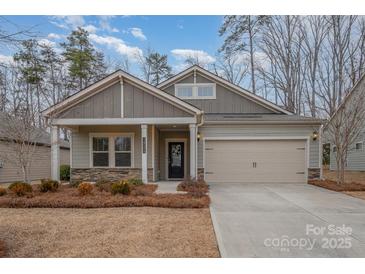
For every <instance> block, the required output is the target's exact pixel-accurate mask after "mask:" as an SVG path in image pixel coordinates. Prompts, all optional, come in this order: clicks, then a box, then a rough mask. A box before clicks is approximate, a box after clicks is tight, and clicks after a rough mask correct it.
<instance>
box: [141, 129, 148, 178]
mask: <svg viewBox="0 0 365 274" xmlns="http://www.w3.org/2000/svg"><path fill="white" fill-rule="evenodd" d="M141 131H142V133H141V136H142V137H141V140H142V144H141V151H142V181H143V182H144V183H148V176H147V125H141Z"/></svg>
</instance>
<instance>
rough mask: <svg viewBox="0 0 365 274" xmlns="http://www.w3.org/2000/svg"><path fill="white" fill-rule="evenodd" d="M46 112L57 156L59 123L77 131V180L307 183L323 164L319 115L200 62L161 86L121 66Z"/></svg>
mask: <svg viewBox="0 0 365 274" xmlns="http://www.w3.org/2000/svg"><path fill="white" fill-rule="evenodd" d="M43 115H44V116H45V117H46V118H47V119H50V121H51V124H52V129H51V131H52V133H51V136H52V142H51V143H52V146H53V149H52V164H53V165H54V166H58V163H59V159H60V154H59V149H58V147H59V144H58V140H57V138H58V136H59V135H58V131H59V128H60V127H66V128H68V129H70V130H71V131H72V134H71V180H87V181H94V180H97V179H98V178H109V179H112V180H118V179H121V178H128V177H140V178H142V179H143V181H144V182H154V181H159V180H164V181H165V180H181V179H182V178H184V177H188V176H191V177H197V176H201V177H204V178H205V180H206V181H207V182H221V183H224V182H265V183H282V182H300V183H304V182H306V181H307V179H308V178H318V177H320V174H321V145H320V144H321V140H320V136H319V129H320V126H321V121H320V120H318V119H313V118H308V117H302V116H297V115H294V114H293V113H291V112H289V111H287V110H285V109H283V108H281V107H279V106H277V105H275V104H273V103H271V102H269V101H267V100H265V99H263V98H261V97H259V96H257V95H254V94H253V93H251V92H249V91H247V90H244V89H242V88H241V87H239V86H236V85H234V84H232V83H230V82H228V81H226V80H225V79H223V78H220V77H218V76H216V75H215V74H213V73H211V72H209V71H207V70H205V69H203V68H201V67H199V66H196V65H195V66H192V67H190V68H188V69H186V70H184V71H182V72H181V73H179V74H177V75H175V76H173V77H172V78H170V79H168V80H166V81H164V82H162V83H161V84H160V85H158V86H157V87H155V86H152V85H150V84H148V83H146V82H144V81H142V80H141V79H138V78H137V77H135V76H132V75H130V74H128V73H126V72H124V71H121V70H118V71H116V72H114V73H112V74H110V75H108V76H107V77H105V78H104V79H102V80H100V81H98V82H96V83H94V84H93V85H91V86H89V87H87V88H85V89H83V90H81V91H80V92H78V93H76V94H74V95H72V96H70V97H69V98H67V99H65V100H64V101H62V102H60V103H58V104H56V105H54V106H52V107H50V108H48V109H46V110H45V111H44V112H43ZM52 176H53V178H54V179H57V178H59V174H58V169H56V168H54V169H52Z"/></svg>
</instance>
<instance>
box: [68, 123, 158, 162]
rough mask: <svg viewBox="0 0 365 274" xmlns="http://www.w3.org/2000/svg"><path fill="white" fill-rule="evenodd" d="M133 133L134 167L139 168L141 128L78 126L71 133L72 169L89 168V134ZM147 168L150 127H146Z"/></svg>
mask: <svg viewBox="0 0 365 274" xmlns="http://www.w3.org/2000/svg"><path fill="white" fill-rule="evenodd" d="M116 132H118V133H134V154H133V156H134V167H135V168H141V167H142V160H141V126H140V125H138V126H134V125H131V126H129V125H123V126H80V127H79V131H78V132H75V131H73V132H72V142H71V143H72V168H90V166H91V164H90V144H89V134H90V133H116ZM147 138H148V140H147V149H148V150H147V157H148V159H147V161H148V168H152V127H151V126H148V136H147Z"/></svg>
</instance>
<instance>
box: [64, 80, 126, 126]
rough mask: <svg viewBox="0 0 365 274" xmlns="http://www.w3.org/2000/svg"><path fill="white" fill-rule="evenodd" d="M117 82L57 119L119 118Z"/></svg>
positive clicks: (118, 86)
mask: <svg viewBox="0 0 365 274" xmlns="http://www.w3.org/2000/svg"><path fill="white" fill-rule="evenodd" d="M120 96H121V91H120V84H119V82H118V83H116V84H114V85H112V86H110V87H108V88H106V89H105V90H103V91H101V92H99V93H97V94H95V95H93V96H91V97H89V98H88V99H85V100H84V101H82V102H80V103H78V104H77V105H75V106H73V107H71V108H70V109H68V110H66V111H65V112H63V113H61V114H60V116H59V118H64V119H66V118H67V119H73V118H120V116H121V114H120V113H121V110H120Z"/></svg>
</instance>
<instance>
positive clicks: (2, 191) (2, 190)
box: [0, 187, 6, 196]
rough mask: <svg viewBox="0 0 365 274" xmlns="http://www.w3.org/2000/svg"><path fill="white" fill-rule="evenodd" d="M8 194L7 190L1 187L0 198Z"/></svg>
mask: <svg viewBox="0 0 365 274" xmlns="http://www.w3.org/2000/svg"><path fill="white" fill-rule="evenodd" d="M5 194H6V189H5V188H3V187H0V196H4V195H5Z"/></svg>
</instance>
